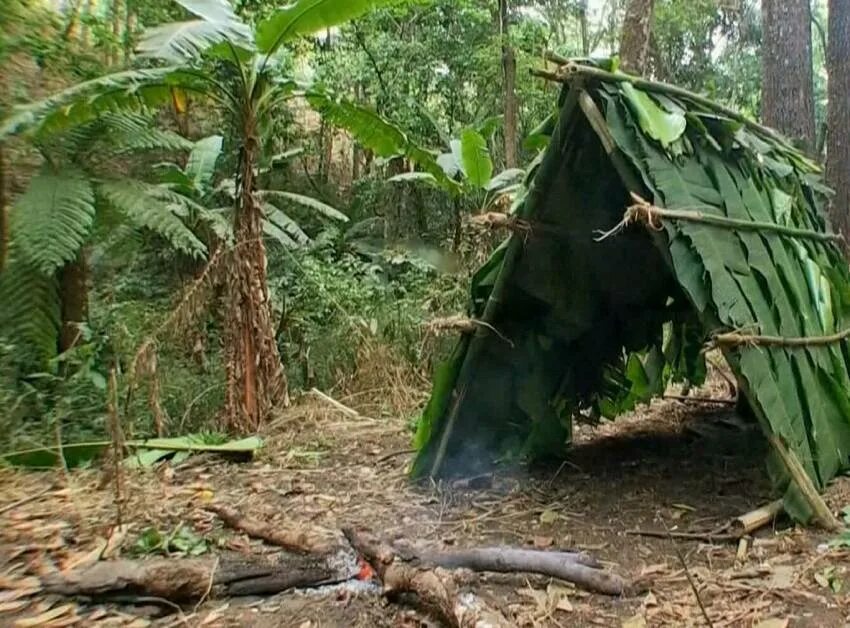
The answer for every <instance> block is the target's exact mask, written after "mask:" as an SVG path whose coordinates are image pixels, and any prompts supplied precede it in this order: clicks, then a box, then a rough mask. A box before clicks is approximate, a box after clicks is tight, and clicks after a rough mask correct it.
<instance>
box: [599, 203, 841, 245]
mask: <svg viewBox="0 0 850 628" xmlns="http://www.w3.org/2000/svg"><path fill="white" fill-rule="evenodd" d="M631 196H632V200H633V201H634V204H633V205H631V206H630V207H629V208H628V209H626V213H625V215H624V216H623V220H622V221H620V222H619V223H618V224H616V225H615V226H614V228H613V229H610V230H609V231H597V232H596V234H597V237H596V238H594V239H595V241H596V242H602V241H604V240H607V239H608V238H610V237H611V236H614V235H617V234H619V233H620V232H622V231H623V229H625V228H626V227H628V226H629V225H632V224H635V223H642V224H644V225H646V226H647V227H649V228H651V229H655V230H660V229H661V228H662V226H661V225H662V221H663V220H679V221H684V222H695V223H700V224H704V225H709V226H711V227H716V228H719V229H730V230H733V231H755V232H758V233H764V232H768V233H777V234H779V235H786V236H790V237H793V238H800V239H804V240H816V241H818V242H842V243H843V242H844V236H842V235H841V234H838V233H830V232H820V231H812V230H810V229H798V228H797V227H786V226H785V225H778V224H776V223H774V222H760V221H756V220H741V219H739V218H729V217H727V216H717V215H715V214H706V213H705V212H701V211H693V210H686V209H662V208H661V207H656V206H655V205H653V204H652V203H650V202H649V201H647V200H645V199H644V198H641V197H640V196H639V195H637V194H635V193H634V192H632V194H631Z"/></svg>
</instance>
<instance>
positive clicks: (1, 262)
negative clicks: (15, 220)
mask: <svg viewBox="0 0 850 628" xmlns="http://www.w3.org/2000/svg"><path fill="white" fill-rule="evenodd" d="M8 205H9V199H8V198H7V197H6V154H5V151H4V146H3V144H2V143H0V273H2V272H3V268H4V267H5V266H6V255H7V254H8V252H9V207H8Z"/></svg>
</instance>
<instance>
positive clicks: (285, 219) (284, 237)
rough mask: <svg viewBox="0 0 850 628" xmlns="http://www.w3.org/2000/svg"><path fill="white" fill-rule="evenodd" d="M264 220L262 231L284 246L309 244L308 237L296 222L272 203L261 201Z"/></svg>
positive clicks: (292, 246)
mask: <svg viewBox="0 0 850 628" xmlns="http://www.w3.org/2000/svg"><path fill="white" fill-rule="evenodd" d="M262 207H263V212H264V213H265V218H266V219H265V220H264V221H263V232H264V233H265V234H266V235H267V236H269V237H271V238H274V239H275V240H277V241H278V242H279V243H280V244H281V245H282V246H283V247H284V248H287V249H297V248H299V247H302V246H307V245H308V244H310V237H309V236H308V235H307V234H306V233H304V231H302V229H301V227H299V226H298V223H297V222H295V221H294V220H292V218H290V217H289V216H287V215H286V214H285V213H283V212H282V211H281V210H279V209H278V208H277V207H275V206H274V205H271V204H269V203H263V204H262Z"/></svg>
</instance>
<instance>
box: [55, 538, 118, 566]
mask: <svg viewBox="0 0 850 628" xmlns="http://www.w3.org/2000/svg"><path fill="white" fill-rule="evenodd" d="M108 544H109V542H108V541H107V540H106V539H98V540H97V542H96V544H95V546H94V548H92V549H90V550H89V551H88V552H79V553H77V554H72V555H71V556H69V557H68V558H67V559H66V560H64V561H62V563H61V564H60V570H61V571H64V572H68V571H73V570H74V569H80V568H83V567H89V566H91V565H94V564H95V563H96V562H97V561H99V560H100V557H101V555H103V552H104V551H105V550H106V547H107V545H108Z"/></svg>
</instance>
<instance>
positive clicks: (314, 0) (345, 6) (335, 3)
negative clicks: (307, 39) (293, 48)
mask: <svg viewBox="0 0 850 628" xmlns="http://www.w3.org/2000/svg"><path fill="white" fill-rule="evenodd" d="M399 2H400V0H299V1H298V2H295V3H293V4H290V5H288V6H286V7H285V8H283V9H281V10H279V11H277V12H275V13H273V14H272V15H271V17H269V18H267V19H265V20H263V21H262V22H260V24H259V25H258V26H257V32H256V43H257V48H258V49H259V50H260V52H263V53H267V54H271V53H274V52H275V51H276V50H277V49H278V47H279V46H280V45H281V44H283V43H285V42H287V41H290V40H292V39H295V38H297V37H301V36H303V35H311V34H313V33H316V32H319V31H322V30H325V29H328V28H331V27H333V26H338V25H340V24H343V23H345V22H348V21H349V20H353V19H355V18H358V17H360V16H361V15H364V14H366V13H368V12H370V11H373V10H375V9H378V8H381V7H385V6H390V5H393V4H397V3H399Z"/></svg>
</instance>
